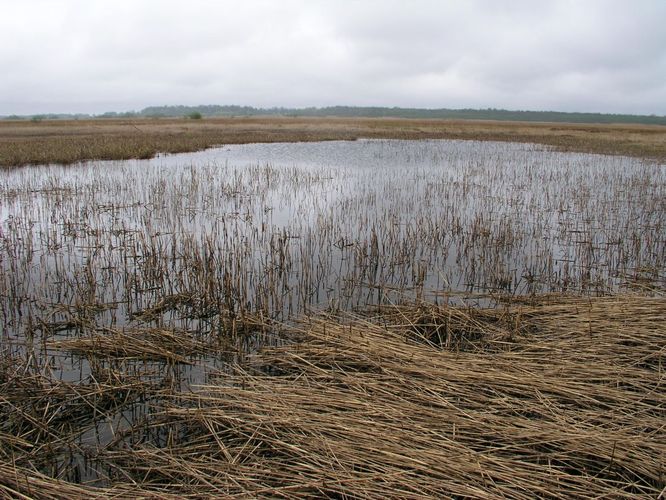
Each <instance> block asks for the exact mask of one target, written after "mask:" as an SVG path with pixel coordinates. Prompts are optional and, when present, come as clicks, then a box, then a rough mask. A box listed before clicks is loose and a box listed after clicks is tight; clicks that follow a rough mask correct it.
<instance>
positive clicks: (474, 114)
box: [2, 104, 666, 125]
mask: <svg viewBox="0 0 666 500" xmlns="http://www.w3.org/2000/svg"><path fill="white" fill-rule="evenodd" d="M232 116H239V117H243V116H321V117H327V116H328V117H342V118H422V119H428V118H430V119H444V120H446V119H448V120H499V121H524V122H567V123H638V124H647V125H666V116H657V115H628V114H606V113H566V112H560V111H511V110H506V109H495V108H488V109H421V108H398V107H393V108H386V107H356V106H329V107H323V108H316V107H309V108H283V107H274V108H255V107H252V106H233V105H228V106H221V105H214V104H209V105H200V106H149V107H147V108H144V109H142V110H141V111H128V112H122V113H118V112H114V111H111V112H107V113H103V114H100V115H86V114H76V115H73V114H46V115H31V116H17V115H11V116H5V117H2V118H4V119H10V120H18V119H23V120H26V119H28V120H29V119H32V120H42V119H44V120H57V119H85V118H142V117H150V118H155V117H184V118H193V119H198V118H201V117H232Z"/></svg>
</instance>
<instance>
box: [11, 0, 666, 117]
mask: <svg viewBox="0 0 666 500" xmlns="http://www.w3.org/2000/svg"><path fill="white" fill-rule="evenodd" d="M0 7H1V11H2V16H0V67H1V68H2V69H3V71H2V72H3V75H2V76H1V77H0V115H2V114H11V113H21V114H30V113H39V112H91V113H98V112H103V111H110V110H116V111H123V110H131V109H139V108H142V107H145V106H148V105H162V104H242V105H252V106H288V107H291V106H295V107H301V106H326V105H336V104H342V105H370V106H404V107H428V108H440V107H446V108H463V107H465V108H466V107H473V108H486V107H498V108H508V109H533V110H558V111H598V112H611V113H644V114H659V115H666V30H665V29H663V23H664V20H665V19H666V2H664V1H663V0H634V1H632V2H627V1H625V0H586V1H584V2H583V1H579V0H551V1H548V2H534V1H531V0H529V1H528V0H515V1H514V0H466V1H452V0H413V1H410V2H405V1H398V0H384V1H379V0H357V1H354V0H337V1H334V0H330V1H327V0H311V1H307V0H281V1H279V2H277V1H268V0H245V1H232V0H228V1H213V0H210V1H207V0H189V1H188V2H180V1H178V2H176V1H166V0H140V1H133V0H115V1H113V2H107V1H103V0H60V1H52V0H22V1H21V2H16V1H14V0H0Z"/></svg>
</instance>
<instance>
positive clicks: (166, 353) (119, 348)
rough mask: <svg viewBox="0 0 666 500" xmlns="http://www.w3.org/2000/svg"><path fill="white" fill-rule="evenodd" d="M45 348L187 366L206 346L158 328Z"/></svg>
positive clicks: (101, 333)
mask: <svg viewBox="0 0 666 500" xmlns="http://www.w3.org/2000/svg"><path fill="white" fill-rule="evenodd" d="M46 345H47V347H48V348H50V349H57V350H62V351H71V352H75V353H77V354H82V355H92V356H96V357H108V356H111V357H124V358H139V359H153V360H155V359H157V360H166V361H172V362H177V363H189V362H190V361H189V359H188V358H189V357H192V356H199V355H203V354H205V353H207V352H209V351H210V346H209V345H207V344H206V343H204V342H201V341H199V340H196V339H195V338H194V337H193V336H192V335H191V334H190V333H188V332H185V331H177V330H166V329H160V328H123V329H114V328H103V329H99V330H97V331H95V332H93V333H92V334H91V335H90V336H89V337H85V338H84V337H80V338H73V339H65V340H54V341H49V342H47V344H46Z"/></svg>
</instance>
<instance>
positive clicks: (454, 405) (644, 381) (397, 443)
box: [0, 295, 666, 499]
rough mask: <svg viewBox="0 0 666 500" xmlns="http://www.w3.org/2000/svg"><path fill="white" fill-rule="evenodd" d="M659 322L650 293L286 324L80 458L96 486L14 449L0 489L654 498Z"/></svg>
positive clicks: (659, 417)
mask: <svg viewBox="0 0 666 500" xmlns="http://www.w3.org/2000/svg"><path fill="white" fill-rule="evenodd" d="M664 325H666V300H664V298H663V297H644V296H632V295H629V296H620V297H606V298H573V297H560V296H547V297H542V298H539V299H535V298H532V299H530V300H526V301H515V302H513V303H511V304H507V305H506V306H505V307H499V308H496V309H492V310H491V309H487V310H479V309H473V308H465V307H448V306H434V305H415V306H401V307H398V308H387V309H384V310H382V311H379V312H377V313H375V314H374V315H371V316H366V317H364V318H360V317H358V318H350V317H344V318H333V317H323V318H322V317H319V318H314V319H306V320H304V322H303V323H302V324H301V325H300V326H297V327H294V328H293V329H292V335H293V336H294V338H297V339H298V342H295V343H293V344H290V345H287V346H283V347H278V348H272V349H268V350H266V351H264V352H263V353H261V354H260V355H258V356H256V357H255V358H254V359H253V361H252V362H251V363H250V364H245V365H244V366H243V367H237V369H236V372H235V374H232V375H221V376H219V377H218V378H216V379H211V380H210V382H209V383H208V384H207V385H205V386H202V387H199V388H198V389H197V390H195V392H193V393H192V392H182V393H173V394H172V396H170V397H167V398H166V399H164V400H163V403H162V404H161V406H160V407H156V408H155V409H154V413H153V418H152V420H151V421H150V422H149V423H148V424H146V423H145V422H142V423H140V424H137V426H136V428H132V429H127V430H125V432H124V433H119V434H118V435H117V436H116V439H114V441H113V442H112V443H110V444H109V445H108V446H106V447H105V448H103V449H100V450H98V452H97V456H96V458H97V460H99V461H100V463H101V464H102V465H105V466H107V467H108V468H109V469H110V470H112V471H113V473H112V474H111V477H110V483H109V486H108V487H107V488H92V487H86V486H82V485H73V484H71V483H64V482H62V481H58V480H56V479H51V478H49V477H47V476H44V475H42V474H40V473H38V472H35V471H34V470H33V469H32V468H31V466H30V463H32V462H31V457H32V459H34V456H33V455H32V454H31V453H29V452H28V453H27V457H28V459H26V457H22V456H21V455H20V453H18V452H14V453H13V454H12V453H6V454H5V457H4V463H5V465H3V466H2V467H0V493H2V494H4V495H5V496H8V497H20V495H25V496H26V497H30V498H55V497H56V496H57V492H60V493H61V495H62V496H68V497H70V498H84V497H86V496H92V497H95V496H104V495H107V496H111V495H113V496H118V497H129V496H132V497H134V498H141V497H146V498H147V497H151V496H152V497H162V496H163V497H166V496H168V495H174V494H177V495H180V496H183V497H191V498H201V497H220V496H222V497H224V496H228V495H229V496H237V497H243V498H246V497H279V498H312V497H328V498H331V497H332V498H396V497H400V498H443V497H451V496H454V497H464V498H470V497H473V498H517V499H531V498H536V497H540V498H563V499H564V498H600V497H602V498H620V497H621V498H656V497H657V496H658V495H660V493H662V492H663V490H664V488H665V486H666V468H665V464H666V424H665V422H666V396H665V392H664V387H663V384H664V370H663V366H664V355H665V354H666V330H665V326H664ZM447 338H448V339H449V340H451V341H450V342H448V343H447V342H446V341H444V340H445V339H447ZM453 340H455V341H453ZM3 394H4V392H3ZM35 397H36V396H33V399H34V398H35ZM5 398H7V396H5ZM10 399H11V398H10ZM16 406H19V405H18V404H16ZM50 411H51V412H53V411H55V409H54V408H51V410H50ZM32 418H33V420H38V416H33V417H32ZM146 425H148V426H149V427H152V428H154V429H161V430H163V431H165V432H166V431H168V435H169V439H168V441H167V442H166V444H165V445H163V446H156V445H155V444H154V443H149V442H146V441H142V440H141V439H139V441H138V442H134V443H132V444H129V445H128V442H127V441H126V439H130V438H131V437H132V436H135V435H140V434H141V432H140V429H141V428H143V427H145V426H146ZM19 428H20V429H22V432H24V433H25V432H26V429H29V428H30V422H23V425H22V426H20V427H19ZM23 435H25V434H23ZM6 436H7V435H0V438H1V439H2V440H3V449H6V450H9V449H11V447H9V446H6V445H7V443H8V441H9V438H7V437H6ZM20 437H21V436H20V435H19V436H15V437H13V439H14V440H18V439H19V438H20ZM13 447H14V448H16V449H20V448H21V445H20V443H19V444H15V445H13ZM9 464H13V465H9ZM130 486H131V488H130Z"/></svg>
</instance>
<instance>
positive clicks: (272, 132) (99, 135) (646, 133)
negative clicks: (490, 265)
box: [0, 117, 666, 167]
mask: <svg viewBox="0 0 666 500" xmlns="http://www.w3.org/2000/svg"><path fill="white" fill-rule="evenodd" d="M359 138H374V139H411V140H415V139H416V140H422V139H464V140H475V141H479V140H483V141H511V142H529V143H538V144H547V145H551V146H554V147H557V148H559V149H561V150H563V151H579V152H588V153H603V154H611V153H612V154H621V155H629V156H635V157H638V158H650V159H656V160H659V161H662V162H663V161H664V160H665V159H666V146H665V144H666V128H665V127H663V126H649V125H591V124H579V125H576V124H566V123H558V124H554V123H520V122H493V121H474V120H414V119H344V118H295V117H294V118H287V117H281V118H277V117H258V118H240V117H237V118H207V119H205V120H198V121H191V120H190V121H185V120H182V119H135V120H108V119H105V120H77V121H44V122H40V123H34V122H17V121H7V120H1V121H0V167H13V166H18V165H26V164H45V163H72V162H77V161H83V160H100V159H109V160H119V159H130V158H150V157H152V156H154V155H155V154H157V153H179V152H185V151H198V150H201V149H205V148H210V147H215V146H218V145H220V144H246V143H253V142H293V141H325V140H329V141H330V140H355V139H359Z"/></svg>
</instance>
